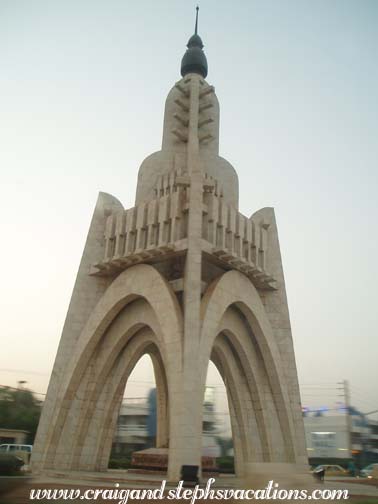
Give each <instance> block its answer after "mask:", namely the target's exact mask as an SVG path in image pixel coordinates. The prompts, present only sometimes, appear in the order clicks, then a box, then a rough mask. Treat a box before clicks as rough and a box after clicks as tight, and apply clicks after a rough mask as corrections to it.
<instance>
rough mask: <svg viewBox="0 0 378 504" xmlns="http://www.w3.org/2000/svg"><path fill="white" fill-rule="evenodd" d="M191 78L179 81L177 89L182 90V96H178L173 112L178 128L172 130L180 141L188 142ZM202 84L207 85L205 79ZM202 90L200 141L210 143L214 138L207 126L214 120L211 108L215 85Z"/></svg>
mask: <svg viewBox="0 0 378 504" xmlns="http://www.w3.org/2000/svg"><path fill="white" fill-rule="evenodd" d="M189 82H190V78H188V79H186V80H183V81H180V82H177V83H176V84H175V87H176V89H178V91H180V94H181V96H180V98H176V100H175V104H176V105H177V107H176V111H175V112H174V114H173V117H174V118H175V120H176V122H177V128H173V129H172V130H171V132H172V134H173V135H174V136H175V137H176V139H177V141H178V142H183V143H187V141H188V126H189V106H190V95H189V88H188V83H189ZM200 82H201V84H202V86H204V85H205V83H204V81H200ZM205 86H206V87H205V88H204V89H202V90H201V91H200V94H199V119H198V140H199V143H200V144H202V143H209V142H211V141H212V140H213V139H214V136H213V134H212V133H211V131H210V130H209V129H208V128H206V126H207V125H209V124H211V123H213V122H214V118H213V117H211V109H212V107H213V106H214V104H213V102H212V100H211V95H212V94H214V93H215V89H214V86H208V85H205Z"/></svg>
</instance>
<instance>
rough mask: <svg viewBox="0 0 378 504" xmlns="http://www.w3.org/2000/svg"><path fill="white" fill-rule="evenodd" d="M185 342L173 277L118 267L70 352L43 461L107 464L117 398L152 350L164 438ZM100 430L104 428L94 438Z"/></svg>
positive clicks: (79, 465)
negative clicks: (172, 285) (170, 395)
mask: <svg viewBox="0 0 378 504" xmlns="http://www.w3.org/2000/svg"><path fill="white" fill-rule="evenodd" d="M181 349H182V315H181V311H180V307H179V306H178V303H177V300H176V298H175V296H174V294H173V292H172V290H171V288H170V286H169V284H168V283H167V282H166V281H165V280H164V278H163V277H162V276H161V275H160V274H159V273H158V272H157V271H156V270H155V269H154V268H153V267H152V266H148V265H144V264H143V265H138V266H134V267H132V268H130V269H128V270H126V271H124V272H123V273H121V274H120V275H119V276H118V277H117V278H116V279H115V280H114V281H113V282H112V284H110V286H109V287H108V288H107V290H106V291H105V293H104V295H103V296H102V298H101V299H100V300H99V302H98V304H97V306H96V308H95V310H94V311H93V312H92V314H91V316H90V317H89V319H88V321H87V323H86V324H85V326H84V329H83V331H82V333H81V334H80V337H79V339H78V341H77V342H76V345H75V349H74V351H73V352H72V356H73V358H72V360H71V361H70V362H69V363H68V365H67V369H66V370H65V373H64V377H65V379H64V380H63V381H62V383H61V387H60V389H59V397H58V400H57V401H56V407H55V410H54V411H53V412H52V421H51V423H50V429H49V432H48V439H47V443H46V444H45V446H46V447H47V448H46V449H45V452H44V453H43V454H42V456H43V461H44V464H45V467H49V466H50V467H52V466H54V465H55V466H56V465H58V466H59V468H62V469H70V468H72V467H77V468H84V467H85V468H87V469H88V468H100V467H103V466H104V460H105V458H106V456H107V450H108V449H109V450H110V448H109V433H110V432H111V426H112V425H113V424H114V421H115V415H114V411H118V410H117V408H116V405H117V404H119V401H120V400H121V399H122V397H121V394H122V391H123V389H124V387H125V383H126V381H127V378H128V376H129V374H130V372H131V371H132V369H133V367H134V366H135V364H136V362H137V361H138V360H139V358H140V357H141V356H142V355H143V353H151V355H152V358H153V363H154V369H155V372H156V373H157V374H158V376H157V377H158V379H157V385H158V386H160V388H159V397H160V403H159V404H160V406H158V408H159V411H160V418H161V420H163V423H164V425H165V426H164V427H162V430H161V431H160V442H161V443H164V442H166V439H165V438H166V437H167V435H168V434H167V432H168V431H167V424H168V422H169V419H168V418H164V415H166V413H167V409H168V405H169V407H170V410H169V416H171V417H172V414H173V413H172V411H173V406H172V405H171V403H170V402H169V400H168V395H169V387H168V384H172V385H171V387H173V388H175V387H176V386H177V385H176V384H177V383H178V382H179V376H180V370H181V362H182V356H181V354H182V350H181ZM120 391H121V392H120ZM106 412H109V414H106ZM112 413H113V414H112ZM96 429H97V430H99V431H100V432H102V434H101V436H98V435H97V439H94V436H95V434H94V433H95V432H96ZM99 443H100V444H99ZM67 444H68V445H70V446H71V447H72V450H68V449H67ZM37 449H38V446H37ZM56 453H60V454H61V456H60V457H56V456H55V454H56Z"/></svg>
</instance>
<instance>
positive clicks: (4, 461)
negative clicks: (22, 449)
mask: <svg viewBox="0 0 378 504" xmlns="http://www.w3.org/2000/svg"><path fill="white" fill-rule="evenodd" d="M23 465H24V463H23V461H22V460H21V459H19V458H18V457H16V456H15V455H10V454H8V453H0V475H1V476H5V475H6V476H15V475H18V474H20V468H21V467H22V466H23Z"/></svg>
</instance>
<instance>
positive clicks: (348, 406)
mask: <svg viewBox="0 0 378 504" xmlns="http://www.w3.org/2000/svg"><path fill="white" fill-rule="evenodd" d="M339 385H342V389H339V390H342V391H343V394H342V396H343V397H344V405H345V415H346V426H347V436H348V449H349V453H350V458H351V459H353V453H352V451H353V449H352V415H351V414H350V409H351V404H350V388H349V382H348V380H343V381H342V382H340V383H339Z"/></svg>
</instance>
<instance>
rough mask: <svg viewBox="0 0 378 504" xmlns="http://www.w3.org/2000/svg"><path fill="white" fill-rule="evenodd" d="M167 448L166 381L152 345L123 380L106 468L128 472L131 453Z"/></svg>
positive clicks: (160, 362) (131, 458)
mask: <svg viewBox="0 0 378 504" xmlns="http://www.w3.org/2000/svg"><path fill="white" fill-rule="evenodd" d="M167 446H168V390H167V382H166V376H165V371H164V367H163V365H162V361H161V357H160V354H159V351H158V349H157V347H156V346H155V345H153V344H152V345H150V346H149V347H147V348H146V350H145V353H144V354H143V355H142V356H141V357H140V359H139V360H138V362H137V363H136V364H135V366H134V368H133V370H132V372H131V373H130V375H129V377H128V379H127V381H126V384H125V388H124V392H123V394H122V399H121V401H120V405H119V413H118V416H117V421H116V425H115V427H114V433H113V439H112V448H111V452H110V456H109V465H108V467H109V468H116V469H128V468H130V467H131V465H132V461H133V454H134V453H135V452H139V451H142V450H145V449H149V448H156V447H167Z"/></svg>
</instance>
